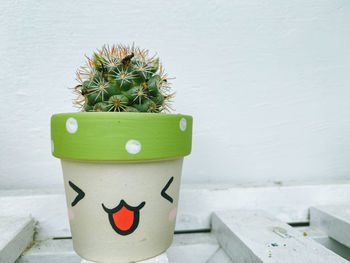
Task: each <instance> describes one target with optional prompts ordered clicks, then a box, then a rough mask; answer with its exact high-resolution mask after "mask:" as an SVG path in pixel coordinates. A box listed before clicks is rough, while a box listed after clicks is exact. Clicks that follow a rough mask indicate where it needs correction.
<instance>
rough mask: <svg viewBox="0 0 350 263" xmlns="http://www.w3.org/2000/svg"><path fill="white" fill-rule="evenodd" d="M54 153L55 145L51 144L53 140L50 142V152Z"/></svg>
mask: <svg viewBox="0 0 350 263" xmlns="http://www.w3.org/2000/svg"><path fill="white" fill-rule="evenodd" d="M54 151H55V145H54V144H53V140H51V152H52V153H53V152H54Z"/></svg>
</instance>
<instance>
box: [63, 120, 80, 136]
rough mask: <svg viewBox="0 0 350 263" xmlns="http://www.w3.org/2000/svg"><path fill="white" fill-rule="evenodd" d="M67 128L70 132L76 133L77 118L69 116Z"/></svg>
mask: <svg viewBox="0 0 350 263" xmlns="http://www.w3.org/2000/svg"><path fill="white" fill-rule="evenodd" d="M66 129H67V132H69V133H76V131H77V130H78V122H77V120H76V119H74V118H69V119H68V120H67V121H66Z"/></svg>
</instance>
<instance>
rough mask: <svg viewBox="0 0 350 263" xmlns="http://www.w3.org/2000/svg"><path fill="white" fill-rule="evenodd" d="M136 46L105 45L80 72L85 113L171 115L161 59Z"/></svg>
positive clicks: (80, 103) (80, 97) (80, 100)
mask: <svg viewBox="0 0 350 263" xmlns="http://www.w3.org/2000/svg"><path fill="white" fill-rule="evenodd" d="M148 54H149V51H148V50H141V49H139V48H136V47H134V46H131V47H130V46H122V45H113V46H112V47H110V46H104V47H103V48H102V49H101V50H98V51H97V52H95V53H94V54H93V56H92V57H91V58H89V57H87V60H88V61H87V62H88V63H87V64H86V66H83V67H81V68H80V69H79V70H78V72H77V80H78V81H79V85H77V86H76V87H75V88H74V91H75V93H77V94H78V98H77V100H76V101H75V104H77V105H78V106H79V107H81V109H82V111H87V112H91V111H98V112H99V111H102V112H108V111H109V112H154V113H159V112H162V111H167V112H169V111H170V110H172V109H171V107H170V105H169V102H170V100H171V98H172V97H173V95H174V93H172V92H171V87H170V83H169V81H168V78H167V74H165V73H164V71H163V68H162V66H161V65H160V64H159V58H158V57H155V56H152V57H149V55H148Z"/></svg>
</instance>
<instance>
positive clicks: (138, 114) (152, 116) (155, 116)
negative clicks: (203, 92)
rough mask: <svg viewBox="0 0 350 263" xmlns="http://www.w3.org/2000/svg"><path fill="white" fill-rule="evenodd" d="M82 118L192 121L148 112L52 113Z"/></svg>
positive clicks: (178, 114) (168, 114)
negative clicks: (176, 119) (178, 119)
mask: <svg viewBox="0 0 350 263" xmlns="http://www.w3.org/2000/svg"><path fill="white" fill-rule="evenodd" d="M67 115H69V116H84V117H91V118H92V117H97V116H98V117H99V118H101V117H107V116H108V117H111V118H120V117H122V118H124V117H125V118H150V119H158V118H159V119H161V118H174V117H178V116H184V117H188V118H191V119H192V116H191V115H186V114H182V113H150V112H62V113H54V114H53V115H52V117H53V116H67Z"/></svg>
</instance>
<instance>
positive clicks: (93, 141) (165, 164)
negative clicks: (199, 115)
mask: <svg viewBox="0 0 350 263" xmlns="http://www.w3.org/2000/svg"><path fill="white" fill-rule="evenodd" d="M51 139H52V141H51V146H52V154H53V155H54V156H55V157H58V158H60V159H61V164H62V170H63V176H64V185H65V190H66V200H67V207H68V215H69V222H70V228H71V232H72V239H73V246H74V250H75V251H76V252H77V253H78V254H79V255H80V256H81V257H82V258H84V259H86V260H90V261H96V262H103V263H109V262H111V263H112V262H133V261H141V260H145V259H148V258H152V257H155V256H157V255H160V254H162V253H163V252H164V251H166V250H167V249H168V247H169V246H170V245H171V242H172V239H173V233H174V229H175V222H176V214H177V205H178V196H179V188H180V181H181V171H182V163H183V158H184V156H186V155H188V154H190V152H191V143H192V117H191V116H187V115H180V114H151V113H114V112H113V113H108V112H107V113H101V112H98V113H92V112H88V113H85V112H81V113H63V114H55V115H53V116H52V118H51Z"/></svg>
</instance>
